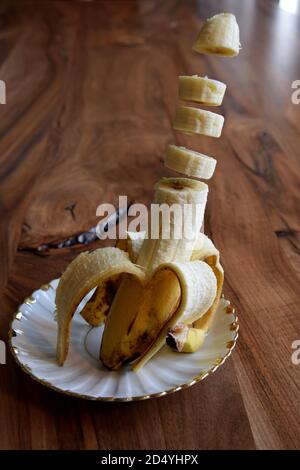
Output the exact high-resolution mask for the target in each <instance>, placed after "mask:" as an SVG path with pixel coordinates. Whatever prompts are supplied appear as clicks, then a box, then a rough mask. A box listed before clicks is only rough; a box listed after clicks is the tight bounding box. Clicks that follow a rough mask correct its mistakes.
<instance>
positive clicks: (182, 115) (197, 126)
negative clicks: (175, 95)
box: [173, 106, 224, 137]
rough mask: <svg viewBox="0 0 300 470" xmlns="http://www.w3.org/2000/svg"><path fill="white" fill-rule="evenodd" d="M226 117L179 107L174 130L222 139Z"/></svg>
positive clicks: (196, 109) (197, 109)
mask: <svg viewBox="0 0 300 470" xmlns="http://www.w3.org/2000/svg"><path fill="white" fill-rule="evenodd" d="M223 124H224V117H223V116H222V115H221V114H216V113H212V112H211V111H206V110H204V109H199V108H192V107H189V106H179V107H178V108H177V110H176V114H175V121H174V126H173V127H174V129H176V130H178V131H182V132H184V133H186V134H203V135H207V136H210V137H220V135H221V133H222V129H223Z"/></svg>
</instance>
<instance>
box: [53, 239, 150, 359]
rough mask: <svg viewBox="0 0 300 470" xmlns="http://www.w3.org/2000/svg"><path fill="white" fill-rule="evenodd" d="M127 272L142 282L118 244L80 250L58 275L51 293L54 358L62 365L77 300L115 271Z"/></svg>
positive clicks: (111, 275) (136, 269)
mask: <svg viewBox="0 0 300 470" xmlns="http://www.w3.org/2000/svg"><path fill="white" fill-rule="evenodd" d="M123 273H127V274H128V275H132V276H135V279H137V280H139V282H143V279H144V277H145V276H144V273H143V271H142V270H141V269H140V268H138V267H137V266H135V265H134V264H133V263H132V262H131V261H130V259H129V256H128V254H127V253H125V252H124V251H121V250H119V249H118V248H112V247H107V248H99V249H98V250H95V251H93V252H92V253H87V252H86V253H81V254H80V255H79V256H77V257H76V258H75V259H74V260H73V261H72V262H71V263H70V264H69V266H68V267H67V269H66V271H65V272H64V273H63V275H62V277H61V278H60V281H59V284H58V287H57V290H56V297H55V304H56V320H57V323H58V333H57V361H58V364H59V365H61V366H62V365H63V364H64V362H65V360H66V357H67V354H68V349H69V336H70V324H71V320H72V318H73V315H74V313H75V310H76V308H77V306H78V305H79V303H80V302H81V300H82V299H83V298H84V297H85V296H86V295H87V294H88V292H90V291H91V290H92V289H93V288H94V287H97V286H101V284H102V283H103V282H106V281H107V280H109V279H111V278H115V276H117V275H119V274H123Z"/></svg>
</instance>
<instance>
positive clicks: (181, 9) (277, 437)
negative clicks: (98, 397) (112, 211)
mask: <svg viewBox="0 0 300 470" xmlns="http://www.w3.org/2000/svg"><path fill="white" fill-rule="evenodd" d="M25 3H26V4H25ZM218 11H231V12H233V13H235V14H236V16H237V18H238V22H239V24H240V29H241V41H242V44H243V49H242V51H241V53H240V55H239V57H238V58H235V59H226V58H218V57H204V56H200V55H197V54H195V53H193V52H192V50H191V45H192V43H193V41H194V39H195V36H196V34H197V31H198V30H199V27H200V25H201V22H202V20H203V19H204V18H206V17H208V16H211V15H212V14H214V13H216V12H218ZM0 24H1V28H0V62H1V68H0V79H1V80H4V81H5V82H6V86H7V98H6V99H7V104H6V105H0V113H1V119H0V126H1V131H0V132H1V139H0V158H1V160H0V178H1V203H0V210H1V219H0V223H1V231H0V247H1V267H0V275H1V315H0V328H1V339H3V340H5V341H7V331H8V327H9V322H10V320H11V318H12V314H13V312H14V311H15V310H16V308H17V305H18V304H19V303H20V302H21V301H22V300H23V298H24V297H25V296H27V295H29V294H30V293H31V291H32V290H34V289H36V288H38V287H39V285H41V284H42V283H44V282H46V281H49V280H50V279H53V278H55V277H58V276H59V275H60V274H61V273H62V271H63V269H64V268H65V266H66V265H67V263H68V262H69V261H70V260H71V259H72V258H73V257H74V256H75V255H76V254H77V253H78V252H79V251H81V250H83V249H86V248H87V247H82V246H80V245H75V246H73V247H71V248H59V247H57V243H59V242H61V241H62V240H64V239H65V238H67V237H70V236H74V235H77V234H79V233H81V232H83V231H85V230H87V229H89V228H90V227H92V226H94V225H95V224H96V222H97V221H98V219H97V217H96V215H95V210H96V207H97V205H98V204H100V203H101V202H112V203H114V204H115V203H116V202H117V198H118V195H123V194H124V195H128V197H129V199H130V200H131V201H136V202H146V203H149V202H150V201H151V199H152V195H153V189H152V188H153V184H154V183H155V182H156V181H157V180H158V179H159V178H160V177H161V176H163V175H171V174H172V172H170V171H168V170H167V169H166V168H164V166H163V163H162V161H163V155H164V152H165V149H166V146H167V144H168V143H174V142H177V143H179V144H181V145H186V146H190V147H192V148H194V149H195V150H199V151H201V152H203V153H206V154H208V155H213V156H215V157H216V158H217V159H218V165H217V170H216V173H215V176H214V178H213V179H212V180H211V181H210V182H209V188H210V194H209V202H208V208H207V212H206V223H205V225H206V232H207V234H208V235H209V236H211V237H212V238H213V240H214V242H215V244H216V245H217V247H218V248H219V249H220V251H221V253H222V260H223V264H224V266H225V272H226V283H225V289H224V292H225V296H226V297H227V298H229V299H231V301H232V303H233V304H234V305H235V306H236V309H237V313H238V315H239V319H240V326H241V328H240V339H239V342H238V345H237V348H236V351H235V352H234V354H233V356H232V359H230V360H228V362H227V363H226V364H225V366H224V367H222V368H220V369H219V371H218V372H216V374H214V375H213V376H210V377H209V378H208V379H207V380H205V381H204V382H202V383H200V384H198V385H196V386H194V387H192V388H191V389H188V390H186V391H183V392H180V393H178V394H174V395H171V396H168V397H165V398H160V399H156V400H150V401H146V402H139V403H128V404H122V403H120V404H113V403H112V404H105V403H93V402H84V401H81V400H79V399H73V398H69V397H66V396H61V395H59V394H56V393H55V392H53V391H51V390H48V389H46V388H44V387H42V386H41V385H39V384H37V383H35V382H33V381H32V380H31V379H30V378H29V377H27V376H26V375H25V374H24V373H23V372H22V371H21V370H19V368H18V367H17V366H16V365H15V363H14V361H13V359H12V358H11V357H10V355H9V354H8V358H7V364H6V365H1V366H0V377H1V388H0V416H1V418H0V447H1V449H32V448H33V449H134V448H135V449H137V448H142V449H143V448H146V449H159V448H161V449H183V448H186V449H212V448H217V449H224V448H241V449H242V448H243V449H245V448H248V449H249V448H255V447H256V448H259V449H266V448H269V449H271V448H272V449H274V448H278V449H287V448H289V449H290V448H297V447H299V445H300V432H299V429H300V413H299V411H300V410H299V403H300V400H299V398H300V395H299V391H300V365H298V366H297V365H294V364H293V363H292V361H291V354H292V342H293V341H294V340H296V339H300V316H299V313H300V312H299V310H300V298H299V274H300V266H299V249H300V246H299V196H300V194H299V193H300V191H299V189H300V188H299V146H300V137H299V130H300V119H299V117H300V105H298V106H297V105H294V104H292V102H291V93H292V90H291V83H292V82H293V81H294V80H296V79H300V58H299V50H300V49H299V46H300V42H299V33H300V17H299V15H292V14H290V13H287V12H285V11H283V10H282V9H279V8H278V6H277V2H275V1H273V2H272V1H267V0H266V1H262V0H261V1H254V0H253V1H252V0H249V1H248V0H247V2H246V1H243V2H239V1H237V0H228V1H216V0H215V1H211V0H210V1H208V0H205V1H198V2H197V1H192V0H191V1H183V0H182V1H175V0H174V1H173V0H166V1H163V2H162V1H160V0H149V1H148V0H145V1H140V2H138V1H128V2H127V1H126V0H120V1H118V0H116V1H115V0H114V1H104V2H101V1H94V2H78V1H74V2H55V1H51V2H50V1H49V2H48V1H35V2H21V1H18V2H15V3H14V2H12V1H2V2H1V6H0ZM180 74H200V75H204V74H207V75H208V76H210V77H212V78H215V79H219V80H221V81H224V82H226V83H227V85H228V90H227V92H226V95H225V100H224V106H222V108H221V112H222V113H223V114H224V115H225V116H226V124H225V128H224V132H223V136H222V138H221V139H210V138H204V137H202V138H200V137H184V136H183V135H182V134H180V133H178V134H177V133H175V132H174V131H173V130H172V118H173V116H174V111H175V107H176V104H177V76H178V75H180ZM55 243H56V247H55ZM45 244H46V245H48V246H46V247H45V246H44V245H45ZM49 244H50V247H49ZM51 244H54V246H53V247H51ZM41 246H42V249H40V251H39V250H38V249H37V248H38V247H41ZM58 246H60V245H58ZM95 246H101V242H99V241H98V242H95V243H92V244H90V245H88V248H94V247H95Z"/></svg>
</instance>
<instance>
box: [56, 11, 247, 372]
mask: <svg viewBox="0 0 300 470" xmlns="http://www.w3.org/2000/svg"><path fill="white" fill-rule="evenodd" d="M239 48H240V43H239V28H238V25H237V22H236V19H235V16H234V15H231V14H228V13H221V14H219V15H215V16H213V17H212V18H209V19H208V20H207V21H206V22H205V24H204V25H203V27H202V29H201V31H200V33H199V35H198V38H197V40H196V42H195V44H194V45H193V49H194V50H195V51H197V52H201V53H207V54H217V55H223V56H228V57H229V56H235V55H237V54H238V53H239ZM225 90H226V85H225V84H224V83H222V82H219V81H217V80H212V79H209V78H207V77H199V76H197V75H194V76H180V77H179V98H180V99H182V100H186V101H193V102H197V103H201V104H204V105H208V106H219V105H221V104H222V101H223V97H224V94H225ZM223 124H224V117H223V116H222V115H220V114H216V113H212V112H210V111H206V110H203V109H198V108H194V107H188V106H180V107H178V108H177V111H176V115H175V120H174V129H176V130H179V131H182V132H184V133H186V134H203V135H206V136H211V137H220V135H221V133H222V129H223ZM165 165H166V166H167V167H168V168H171V169H173V170H175V171H178V172H180V173H183V174H186V175H187V176H192V177H196V178H203V179H209V178H211V176H212V175H213V173H214V170H215V166H216V160H215V159H214V158H212V157H208V156H206V155H203V154H201V153H198V152H195V151H192V150H188V149H186V148H185V147H178V146H175V145H170V146H169V148H168V150H167V152H166V156H165ZM207 194H208V187H207V185H206V184H205V183H202V182H200V181H195V180H190V179H187V178H163V179H162V180H160V181H159V182H158V183H157V184H156V186H155V203H156V207H157V205H159V208H158V209H159V210H158V211H157V212H155V210H153V211H152V208H151V225H150V227H151V231H149V232H148V233H147V234H146V233H139V234H134V233H130V232H129V233H128V238H127V239H126V240H119V241H118V242H117V247H116V248H102V249H98V250H95V251H94V252H92V253H82V254H80V255H79V256H78V257H77V258H75V259H74V260H73V261H72V263H71V264H70V265H69V266H68V268H67V269H66V271H65V272H64V273H63V275H62V277H61V279H60V282H59V285H58V287H57V291H56V299H55V303H56V312H57V315H56V318H57V322H58V333H57V361H58V364H59V365H63V364H64V362H65V360H66V357H67V354H68V349H69V336H70V324H71V320H72V317H73V315H74V313H75V311H76V309H77V307H78V305H79V304H80V302H81V300H82V299H83V298H84V297H85V296H86V295H87V293H88V292H90V291H91V290H92V289H94V288H96V289H95V292H94V293H93V295H92V297H91V299H90V300H89V301H88V302H87V303H86V305H85V307H84V308H83V309H82V311H81V315H82V316H83V317H84V318H85V319H86V321H87V322H88V323H90V324H91V325H93V326H96V325H99V324H101V323H103V322H105V325H104V332H103V336H102V342H101V349H100V359H101V361H102V363H103V364H104V365H105V366H106V367H108V368H109V369H112V370H116V369H118V368H120V367H121V366H122V365H123V364H126V363H127V362H130V361H135V362H134V364H133V370H135V371H137V370H139V369H140V368H141V367H142V366H143V365H144V364H146V363H147V361H149V359H151V357H152V356H153V355H154V354H155V353H156V352H157V351H159V349H160V348H161V347H162V346H163V345H164V344H165V342H166V341H167V343H168V344H169V345H170V346H171V347H172V348H174V349H175V350H176V351H178V352H194V351H196V350H197V349H199V347H201V346H202V344H203V342H204V339H205V336H206V333H207V331H208V330H209V328H210V325H211V323H212V321H213V318H214V313H215V311H216V308H217V305H218V303H219V300H220V296H221V292H222V286H223V279H224V272H223V268H222V266H221V264H220V256H219V252H218V250H217V249H216V248H215V246H214V245H213V243H212V242H211V241H210V240H209V239H208V238H207V237H206V236H205V235H204V234H201V233H199V232H200V228H201V225H202V222H203V218H204V211H205V205H206V200H207ZM183 208H184V209H185V211H182V209H183ZM160 212H165V214H164V216H165V217H160ZM166 215H167V216H168V217H167V220H168V223H167V224H165V219H166ZM180 216H181V218H180V219H179V218H178V217H180ZM155 220H156V221H157V223H156V225H155V224H154V223H153V222H154V221H155ZM179 220H180V222H181V223H179ZM153 229H155V230H154V233H153V232H152V231H153ZM178 229H179V230H178Z"/></svg>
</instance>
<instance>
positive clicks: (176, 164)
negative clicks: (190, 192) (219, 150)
mask: <svg viewBox="0 0 300 470" xmlns="http://www.w3.org/2000/svg"><path fill="white" fill-rule="evenodd" d="M164 163H165V165H166V167H167V168H170V169H171V170H175V171H178V172H179V173H183V174H185V175H187V176H193V177H195V178H203V179H207V180H208V179H210V178H211V177H212V175H213V173H214V171H215V167H216V164H217V160H215V159H214V158H212V157H208V156H207V155H203V154H202V153H198V152H195V151H194V150H189V149H187V148H185V147H177V146H176V145H169V147H168V149H167V153H166V155H165V162H164Z"/></svg>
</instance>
